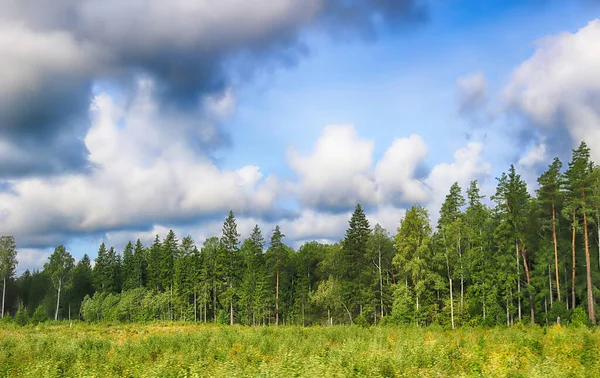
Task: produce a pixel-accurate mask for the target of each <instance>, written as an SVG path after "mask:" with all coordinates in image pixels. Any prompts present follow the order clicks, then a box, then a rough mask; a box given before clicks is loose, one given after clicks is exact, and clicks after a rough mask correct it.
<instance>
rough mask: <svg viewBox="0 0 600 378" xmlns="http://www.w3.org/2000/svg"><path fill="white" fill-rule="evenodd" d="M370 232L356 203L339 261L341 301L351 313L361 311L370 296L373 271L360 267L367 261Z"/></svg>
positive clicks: (361, 210)
mask: <svg viewBox="0 0 600 378" xmlns="http://www.w3.org/2000/svg"><path fill="white" fill-rule="evenodd" d="M370 234H371V229H370V226H369V221H368V220H367V217H366V216H365V213H364V211H363V209H362V207H361V206H360V204H357V205H356V207H355V209H354V212H353V213H352V217H351V218H350V221H349V227H348V229H347V230H346V235H345V237H344V240H343V241H342V253H343V254H342V261H340V262H339V264H340V272H341V286H342V296H343V301H344V302H345V303H348V304H349V306H348V307H349V309H350V312H351V313H352V314H353V315H357V314H360V313H362V310H363V306H364V305H365V304H366V303H367V301H368V299H369V297H371V296H372V293H371V292H370V291H369V282H372V277H373V276H374V275H373V272H372V270H370V269H360V267H362V266H365V265H366V263H367V262H368V261H367V244H368V242H369V237H370Z"/></svg>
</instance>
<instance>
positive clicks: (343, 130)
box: [288, 126, 491, 216]
mask: <svg viewBox="0 0 600 378" xmlns="http://www.w3.org/2000/svg"><path fill="white" fill-rule="evenodd" d="M427 152H428V148H427V146H426V144H425V142H424V141H423V139H422V138H421V137H420V136H418V135H411V136H410V137H408V138H398V139H395V140H394V142H393V143H392V145H391V146H390V147H389V148H388V149H387V150H386V152H385V154H384V155H383V157H382V158H381V159H380V160H379V161H378V162H376V164H375V167H373V164H374V162H373V156H372V153H373V142H372V141H368V140H364V139H360V138H359V137H358V136H357V134H356V131H355V130H354V128H353V127H352V126H327V127H326V128H325V129H324V130H323V134H322V136H321V137H320V138H319V140H318V141H317V144H316V147H315V149H314V151H313V152H312V154H310V155H308V156H304V157H300V156H298V154H297V153H296V152H295V151H294V150H291V152H290V154H289V155H288V158H289V161H290V166H291V167H292V169H294V171H296V172H297V173H298V176H299V177H298V179H299V181H298V182H296V183H292V184H291V185H292V188H293V190H294V191H295V192H296V193H298V194H299V195H300V197H301V199H302V200H303V201H304V203H305V204H306V205H308V206H310V207H312V208H317V209H318V208H325V209H328V208H330V207H336V206H339V207H342V208H351V207H353V206H354V205H355V204H356V203H357V202H360V203H362V204H363V205H365V204H366V205H373V206H387V205H395V206H398V205H401V206H411V205H413V204H426V205H427V206H428V208H430V210H432V211H436V212H437V211H438V210H439V209H438V208H437V207H436V206H438V205H439V204H441V201H442V200H443V198H444V197H445V194H446V193H447V191H448V189H449V188H450V186H451V185H452V184H453V183H454V182H455V181H458V182H459V183H460V184H461V185H462V186H463V187H466V186H467V185H468V184H469V182H470V181H471V180H474V179H478V178H479V179H482V178H483V179H485V178H486V177H487V176H488V175H489V174H490V173H491V167H490V165H489V163H487V162H484V161H482V154H483V145H482V144H481V143H468V144H467V145H466V147H464V148H461V149H459V150H458V151H456V153H455V154H454V162H452V163H440V164H438V165H436V166H434V167H433V169H432V170H431V171H430V173H429V174H428V175H427V176H426V177H424V178H419V177H416V170H417V167H418V166H419V165H420V164H422V163H423V161H424V159H425V157H426V155H427ZM432 215H433V216H435V214H432Z"/></svg>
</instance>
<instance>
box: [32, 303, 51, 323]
mask: <svg viewBox="0 0 600 378" xmlns="http://www.w3.org/2000/svg"><path fill="white" fill-rule="evenodd" d="M46 320H48V317H47V316H46V309H45V308H44V306H42V305H39V306H37V307H36V309H35V311H34V312H33V315H31V319H29V321H30V323H31V324H34V325H38V324H40V323H43V322H45V321H46Z"/></svg>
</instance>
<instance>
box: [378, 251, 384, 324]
mask: <svg viewBox="0 0 600 378" xmlns="http://www.w3.org/2000/svg"><path fill="white" fill-rule="evenodd" d="M378 251H379V305H380V306H381V317H382V318H383V316H384V314H383V275H382V273H381V243H378Z"/></svg>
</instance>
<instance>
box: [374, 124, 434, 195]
mask: <svg viewBox="0 0 600 378" xmlns="http://www.w3.org/2000/svg"><path fill="white" fill-rule="evenodd" d="M427 152H428V149H427V146H426V145H425V142H424V141H423V139H422V138H421V137H420V136H419V135H416V134H413V135H411V136H410V137H408V138H398V139H395V140H394V142H393V143H392V145H391V146H390V147H389V148H388V149H387V151H386V152H385V154H384V155H383V158H382V159H381V160H379V161H378V162H377V166H376V167H375V179H376V182H377V188H378V192H379V194H380V195H381V196H382V197H383V199H385V200H386V201H389V202H391V203H396V204H402V203H404V204H407V203H422V202H424V201H426V200H427V197H428V191H427V188H426V187H425V184H424V183H423V182H422V181H421V180H419V179H417V178H416V177H415V171H416V170H417V168H418V167H419V165H421V164H422V163H423V161H424V159H425V157H426V156H427Z"/></svg>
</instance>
